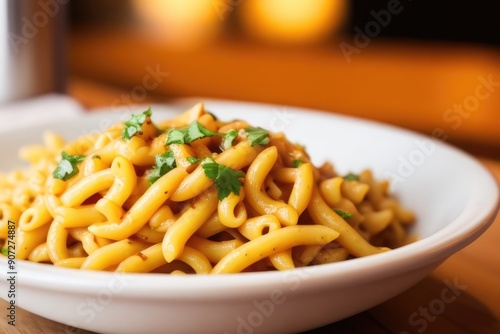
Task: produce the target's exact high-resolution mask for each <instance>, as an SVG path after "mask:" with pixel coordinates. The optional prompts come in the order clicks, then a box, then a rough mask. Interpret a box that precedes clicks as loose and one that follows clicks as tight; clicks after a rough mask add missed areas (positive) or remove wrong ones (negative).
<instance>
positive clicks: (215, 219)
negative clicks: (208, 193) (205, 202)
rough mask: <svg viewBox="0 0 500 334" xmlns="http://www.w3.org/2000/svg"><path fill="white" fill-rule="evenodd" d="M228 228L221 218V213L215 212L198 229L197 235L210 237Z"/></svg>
mask: <svg viewBox="0 0 500 334" xmlns="http://www.w3.org/2000/svg"><path fill="white" fill-rule="evenodd" d="M226 229H227V227H226V226H224V225H222V223H221V221H220V219H219V213H218V212H214V213H213V214H212V215H211V216H210V218H208V220H207V221H206V222H205V223H204V224H203V225H202V226H201V227H200V228H199V229H198V230H197V231H196V235H198V236H200V237H202V238H209V237H211V236H214V235H216V234H217V233H220V232H222V231H225V230H226Z"/></svg>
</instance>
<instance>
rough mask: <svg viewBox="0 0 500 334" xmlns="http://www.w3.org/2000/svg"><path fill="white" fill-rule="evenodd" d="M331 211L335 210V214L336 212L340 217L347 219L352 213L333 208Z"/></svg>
mask: <svg viewBox="0 0 500 334" xmlns="http://www.w3.org/2000/svg"><path fill="white" fill-rule="evenodd" d="M333 211H335V213H336V214H338V215H339V216H340V217H342V218H344V219H349V218H351V217H352V213H350V212H347V211H344V210H340V209H333Z"/></svg>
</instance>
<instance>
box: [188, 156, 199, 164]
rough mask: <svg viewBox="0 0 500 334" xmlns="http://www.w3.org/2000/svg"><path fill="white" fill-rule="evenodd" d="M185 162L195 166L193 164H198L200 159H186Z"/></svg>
mask: <svg viewBox="0 0 500 334" xmlns="http://www.w3.org/2000/svg"><path fill="white" fill-rule="evenodd" d="M187 161H188V162H189V163H190V164H195V163H197V162H199V161H200V159H199V158H197V157H188V158H187Z"/></svg>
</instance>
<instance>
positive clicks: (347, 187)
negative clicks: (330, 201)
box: [340, 181, 370, 204]
mask: <svg viewBox="0 0 500 334" xmlns="http://www.w3.org/2000/svg"><path fill="white" fill-rule="evenodd" d="M369 189H370V186H369V185H368V184H366V183H362V182H358V181H347V182H342V185H341V187H340V190H341V191H342V195H343V196H344V197H345V198H347V199H348V200H350V201H351V202H353V203H354V204H360V203H361V202H362V201H363V200H364V199H365V197H366V194H367V193H368V191H369Z"/></svg>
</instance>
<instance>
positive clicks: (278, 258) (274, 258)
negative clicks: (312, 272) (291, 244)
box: [269, 249, 295, 270]
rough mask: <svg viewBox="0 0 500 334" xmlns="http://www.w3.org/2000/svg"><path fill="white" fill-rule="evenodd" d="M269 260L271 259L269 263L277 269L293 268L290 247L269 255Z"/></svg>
mask: <svg viewBox="0 0 500 334" xmlns="http://www.w3.org/2000/svg"><path fill="white" fill-rule="evenodd" d="M269 260H271V264H272V265H273V267H274V268H276V269H277V270H290V269H294V268H295V263H294V262H293V257H292V250H291V249H288V250H286V251H283V252H280V253H277V254H273V255H271V256H269Z"/></svg>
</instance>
